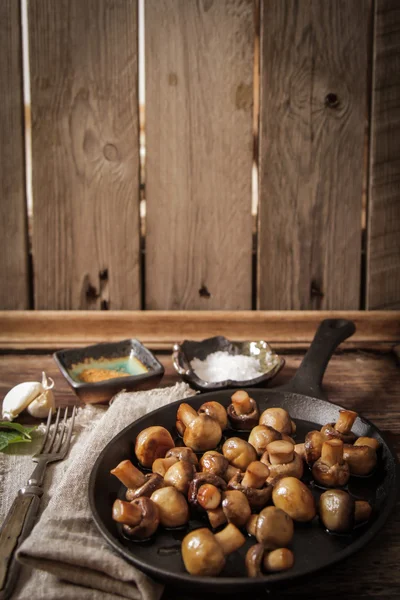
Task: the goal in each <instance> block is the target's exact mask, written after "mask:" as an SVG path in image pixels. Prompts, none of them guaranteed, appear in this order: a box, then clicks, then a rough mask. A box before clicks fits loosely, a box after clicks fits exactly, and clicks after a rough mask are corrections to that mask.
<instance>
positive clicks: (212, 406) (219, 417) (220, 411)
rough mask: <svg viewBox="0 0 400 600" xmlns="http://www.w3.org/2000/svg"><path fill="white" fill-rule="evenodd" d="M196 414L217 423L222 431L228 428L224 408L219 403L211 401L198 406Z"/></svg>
mask: <svg viewBox="0 0 400 600" xmlns="http://www.w3.org/2000/svg"><path fill="white" fill-rule="evenodd" d="M197 412H198V414H199V415H201V414H204V415H208V416H209V417H211V418H212V419H214V420H216V421H218V423H219V426H220V427H221V429H222V431H223V430H224V429H226V428H227V426H228V416H227V414H226V409H225V406H222V404H220V403H219V402H214V401H213V400H211V401H210V402H205V403H204V404H202V405H201V406H200V408H199V410H198V411H197Z"/></svg>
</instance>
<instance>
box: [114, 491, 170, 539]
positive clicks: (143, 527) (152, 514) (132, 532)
mask: <svg viewBox="0 0 400 600" xmlns="http://www.w3.org/2000/svg"><path fill="white" fill-rule="evenodd" d="M112 518H113V519H114V521H116V522H117V523H121V524H122V526H123V530H124V533H125V535H127V536H128V537H130V538H132V539H135V540H145V539H148V538H149V537H151V536H152V535H153V533H155V531H156V530H157V528H158V525H159V522H160V515H159V511H158V507H157V506H156V504H155V503H154V502H152V500H150V498H146V497H141V498H137V499H136V500H133V502H125V501H124V500H115V502H114V504H113V508H112Z"/></svg>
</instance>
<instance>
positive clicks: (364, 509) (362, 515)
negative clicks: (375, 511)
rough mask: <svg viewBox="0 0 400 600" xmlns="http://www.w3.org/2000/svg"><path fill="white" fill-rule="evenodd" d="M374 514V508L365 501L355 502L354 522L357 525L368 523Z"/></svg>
mask: <svg viewBox="0 0 400 600" xmlns="http://www.w3.org/2000/svg"><path fill="white" fill-rule="evenodd" d="M371 513H372V507H371V505H370V504H369V502H366V501H365V500H356V501H355V510H354V520H355V522H356V523H363V522H364V521H368V519H369V518H370V516H371Z"/></svg>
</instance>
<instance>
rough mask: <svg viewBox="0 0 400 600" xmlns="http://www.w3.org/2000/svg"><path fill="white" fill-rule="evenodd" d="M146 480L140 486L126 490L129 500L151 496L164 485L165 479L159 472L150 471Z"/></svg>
mask: <svg viewBox="0 0 400 600" xmlns="http://www.w3.org/2000/svg"><path fill="white" fill-rule="evenodd" d="M145 479H146V480H145V482H144V483H143V484H142V485H141V486H140V487H138V488H135V489H130V488H128V489H127V490H126V494H125V497H126V499H127V500H129V502H132V500H135V498H141V497H142V496H143V497H146V498H150V496H151V495H152V493H153V492H155V491H156V490H158V489H159V488H162V487H164V479H163V478H162V477H161V475H159V474H158V473H148V474H147V475H146V476H145Z"/></svg>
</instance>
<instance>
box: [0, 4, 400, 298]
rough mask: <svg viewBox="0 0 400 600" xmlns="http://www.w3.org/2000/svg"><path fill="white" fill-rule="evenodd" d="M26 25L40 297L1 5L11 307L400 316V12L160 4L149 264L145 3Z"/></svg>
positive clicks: (4, 236) (151, 37) (150, 70)
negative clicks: (141, 73) (361, 311)
mask: <svg viewBox="0 0 400 600" xmlns="http://www.w3.org/2000/svg"><path fill="white" fill-rule="evenodd" d="M28 17H29V19H28V21H29V49H30V74H31V95H32V132H31V133H32V153H33V156H32V163H33V173H32V179H33V239H32V262H33V272H34V278H33V281H32V282H30V281H29V277H28V273H29V268H28V265H29V261H28V241H27V226H26V222H27V217H26V199H25V166H24V119H23V94H22V86H23V75H22V56H21V52H22V44H21V15H20V2H19V1H17V0H15V2H14V1H13V0H3V2H1V3H0V81H1V85H0V142H1V143H0V276H1V287H0V309H21V308H22V309H23V308H37V309H108V308H109V309H135V308H148V309H227V310H228V309H229V310H237V309H249V308H251V307H252V303H253V306H254V303H256V304H257V307H258V308H260V309H334V310H337V309H345V310H349V309H358V308H360V306H363V305H364V304H365V305H366V306H367V308H374V309H376V308H399V307H400V185H399V184H400V166H399V165H400V161H399V156H400V76H399V73H400V5H399V2H398V0H329V1H328V0H309V1H308V2H306V1H305V0H304V1H303V0H260V1H258V0H146V2H145V38H146V40H145V47H146V50H145V52H146V73H145V78H146V181H145V186H146V187H145V197H146V201H147V215H146V224H145V225H146V227H143V231H145V233H146V238H145V240H144V241H145V257H144V262H143V263H142V261H141V255H140V244H141V242H143V240H140V223H139V110H138V108H139V107H138V90H137V88H138V43H137V42H138V40H137V36H138V25H137V22H138V0H85V1H84V2H82V1H81V0H57V2H55V1H54V0H29V2H28ZM258 23H260V30H261V43H260V47H259V48H260V61H261V64H260V67H261V68H260V77H259V81H260V86H259V88H260V89H259V92H260V93H258V91H257V90H258V88H257V89H256V96H254V94H253V84H254V81H256V82H257V81H258V72H257V64H256V63H255V62H254V56H255V55H256V56H257V55H258V52H256V53H255V52H254V49H255V46H256V48H257V49H258V45H257V44H258V39H255V36H256V32H257V31H258ZM253 97H254V98H255V99H256V105H257V106H258V100H260V121H259V128H258V132H257V131H255V132H254V131H252V121H253V117H254V122H255V123H257V119H256V117H257V114H256V111H253ZM368 125H370V127H369V128H368ZM257 133H258V138H259V143H258V145H257V148H256V152H255V153H253V143H257V142H254V140H256V141H257V139H258V138H257ZM253 134H254V135H253ZM368 136H369V137H368ZM367 146H369V148H370V164H369V167H368V166H367V165H366V163H365V160H364V156H365V149H366V147H367ZM257 154H258V155H259V211H258V224H257V228H256V231H255V230H254V228H253V227H252V226H253V222H252V215H251V203H252V196H251V194H252V190H251V177H252V161H253V158H254V155H257ZM367 181H368V185H367V188H368V199H367V200H368V220H367V228H366V231H365V232H364V233H365V234H366V236H365V239H366V242H367V246H366V251H367V262H366V265H364V263H363V259H362V252H361V250H362V231H361V205H362V203H361V199H362V191H363V182H364V183H365V182H367ZM254 234H256V235H255V237H254ZM254 239H256V240H257V260H258V264H257V269H256V271H257V272H255V271H254V266H253V265H252V251H253V248H252V243H253V240H254ZM364 266H365V267H366V269H365V270H366V282H363V281H362V277H361V274H362V272H363V269H364ZM255 277H257V282H256V285H255V279H254V278H255ZM30 283H32V289H33V292H34V294H33V305H32V306H30V296H31V294H30V289H31V287H30ZM143 299H144V302H143Z"/></svg>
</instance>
